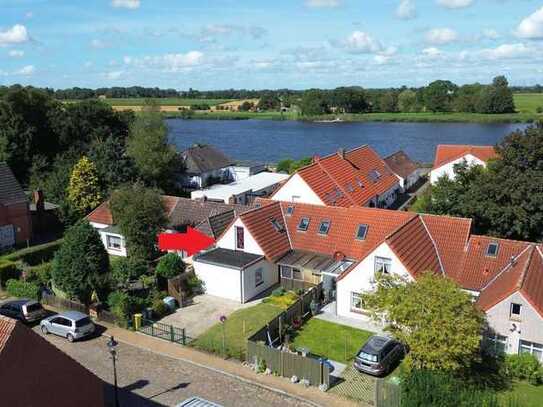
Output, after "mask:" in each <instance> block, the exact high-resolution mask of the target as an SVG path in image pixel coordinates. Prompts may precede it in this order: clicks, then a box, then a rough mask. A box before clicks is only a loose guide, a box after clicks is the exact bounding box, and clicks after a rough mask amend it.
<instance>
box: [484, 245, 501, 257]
mask: <svg viewBox="0 0 543 407" xmlns="http://www.w3.org/2000/svg"><path fill="white" fill-rule="evenodd" d="M499 248H500V246H499V245H498V242H491V243H489V244H488V247H487V248H486V255H487V256H488V257H496V256H497V255H498V250H499Z"/></svg>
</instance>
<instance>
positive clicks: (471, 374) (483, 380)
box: [464, 353, 513, 391]
mask: <svg viewBox="0 0 543 407" xmlns="http://www.w3.org/2000/svg"><path fill="white" fill-rule="evenodd" d="M464 378H465V380H466V381H467V382H469V383H471V384H473V385H474V386H476V387H478V388H481V389H492V390H495V391H504V390H510V389H511V388H512V385H513V383H512V380H511V378H510V377H509V376H508V375H507V373H506V370H505V357H504V356H492V355H488V354H486V353H483V354H482V355H481V360H480V361H478V362H476V363H474V364H473V365H471V367H470V368H469V369H467V370H466V372H465V373H464Z"/></svg>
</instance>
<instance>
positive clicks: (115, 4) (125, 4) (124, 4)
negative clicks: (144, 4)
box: [111, 0, 140, 10]
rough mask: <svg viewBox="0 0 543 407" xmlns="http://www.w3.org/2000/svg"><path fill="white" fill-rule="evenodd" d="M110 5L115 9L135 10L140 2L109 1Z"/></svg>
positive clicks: (128, 0) (134, 0)
mask: <svg viewBox="0 0 543 407" xmlns="http://www.w3.org/2000/svg"><path fill="white" fill-rule="evenodd" d="M111 5H112V6H113V7H116V8H128V9H132V10H133V9H136V8H139V6H140V0H111Z"/></svg>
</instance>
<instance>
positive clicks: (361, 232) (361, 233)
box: [356, 224, 368, 240]
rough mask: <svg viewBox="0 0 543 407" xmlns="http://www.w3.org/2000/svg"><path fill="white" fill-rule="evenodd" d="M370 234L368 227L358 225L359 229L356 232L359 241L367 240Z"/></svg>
mask: <svg viewBox="0 0 543 407" xmlns="http://www.w3.org/2000/svg"><path fill="white" fill-rule="evenodd" d="M367 234H368V225H365V224H364V225H358V229H357V230H356V238H357V239H358V240H365V239H366V235H367Z"/></svg>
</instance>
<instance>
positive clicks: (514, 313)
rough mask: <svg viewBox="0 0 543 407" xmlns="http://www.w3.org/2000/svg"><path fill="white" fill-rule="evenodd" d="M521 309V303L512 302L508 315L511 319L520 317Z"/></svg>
mask: <svg viewBox="0 0 543 407" xmlns="http://www.w3.org/2000/svg"><path fill="white" fill-rule="evenodd" d="M521 311H522V304H517V303H514V302H512V303H511V310H510V314H509V317H510V318H511V319H520V313H521Z"/></svg>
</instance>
